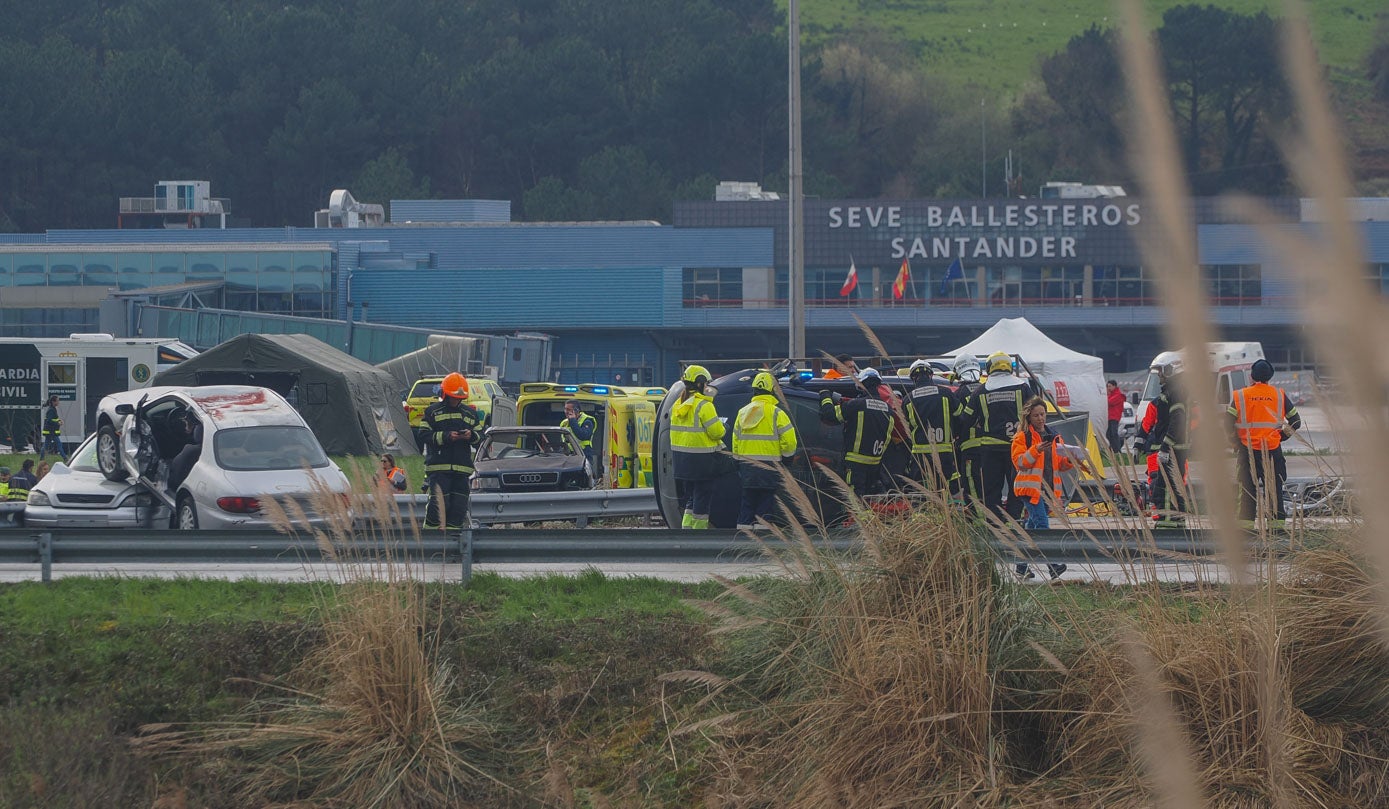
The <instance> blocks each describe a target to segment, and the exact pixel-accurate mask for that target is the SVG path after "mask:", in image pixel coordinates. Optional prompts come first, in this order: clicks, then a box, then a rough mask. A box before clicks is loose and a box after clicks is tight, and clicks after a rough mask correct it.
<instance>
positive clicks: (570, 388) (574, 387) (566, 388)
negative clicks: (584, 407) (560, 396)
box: [560, 385, 579, 393]
mask: <svg viewBox="0 0 1389 809" xmlns="http://www.w3.org/2000/svg"><path fill="white" fill-rule="evenodd" d="M560 390H562V391H564V392H565V393H578V392H579V386H578V385H565V386H564V387H562V388H560Z"/></svg>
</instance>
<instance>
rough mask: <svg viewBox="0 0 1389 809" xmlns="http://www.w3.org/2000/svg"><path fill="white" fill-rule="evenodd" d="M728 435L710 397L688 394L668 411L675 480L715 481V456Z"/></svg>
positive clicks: (716, 472) (717, 472)
mask: <svg viewBox="0 0 1389 809" xmlns="http://www.w3.org/2000/svg"><path fill="white" fill-rule="evenodd" d="M727 432H728V430H727V428H725V427H724V424H723V422H722V421H721V420H720V419H719V412H718V410H716V409H715V408H714V399H713V397H711V396H708V395H706V394H703V393H696V392H691V393H690V395H689V396H688V397H686V398H685V399H684V400H682V401H680V402H679V403H677V404H676V405H675V407H673V408H671V411H670V449H671V453H672V460H673V461H674V466H675V477H677V478H681V479H684V480H707V479H709V478H713V477H717V476H718V474H719V471H720V466H719V463H718V461H717V453H718V451H719V450H720V449H721V448H722V447H723V437H724V435H725V434H726V433H727ZM724 457H725V458H727V456H724Z"/></svg>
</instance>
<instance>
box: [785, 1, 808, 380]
mask: <svg viewBox="0 0 1389 809" xmlns="http://www.w3.org/2000/svg"><path fill="white" fill-rule="evenodd" d="M789 13H790V17H791V20H790V24H789V25H788V26H787V28H789V29H790V32H789V37H790V40H791V47H790V52H791V53H790V67H789V71H788V74H789V76H788V77H789V79H790V108H791V109H790V112H791V126H790V129H791V147H790V153H791V165H790V172H789V174H790V189H789V193H788V196H789V197H790V198H791V199H790V200H789V201H788V206H789V207H790V209H791V216H790V222H789V223H788V225H787V237H788V239H789V244H788V245H787V246H788V248H789V249H788V250H787V256H788V258H789V261H790V264H789V267H788V277H787V281H788V282H789V285H788V291H789V293H790V295H789V300H788V301H787V309H788V310H789V311H788V318H787V320H788V327H789V328H788V331H789V332H790V339H789V341H788V344H789V348H788V351H789V356H790V358H791V359H798V358H801V357H804V356H805V253H804V239H803V238H802V229H803V228H804V226H805V223H804V221H803V220H804V218H805V211H804V207H805V201H804V198H803V194H802V192H801V15H800V9H799V4H798V3H797V0H790V10H789Z"/></svg>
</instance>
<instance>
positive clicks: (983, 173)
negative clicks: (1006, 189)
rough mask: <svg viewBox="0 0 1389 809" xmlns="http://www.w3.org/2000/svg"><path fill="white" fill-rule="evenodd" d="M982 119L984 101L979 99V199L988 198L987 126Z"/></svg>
mask: <svg viewBox="0 0 1389 809" xmlns="http://www.w3.org/2000/svg"><path fill="white" fill-rule="evenodd" d="M988 120H989V119H988V118H985V117H984V99H982V98H981V99H979V185H980V188H981V189H982V190H981V191H980V192H979V196H980V197H981V198H985V197H988V196H989V168H988V166H989V149H988V140H989V124H988Z"/></svg>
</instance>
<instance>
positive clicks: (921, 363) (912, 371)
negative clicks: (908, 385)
mask: <svg viewBox="0 0 1389 809" xmlns="http://www.w3.org/2000/svg"><path fill="white" fill-rule="evenodd" d="M935 370H936V369H935V368H932V367H931V363H929V362H927V361H926V360H917V361H916V362H913V363H912V365H911V367H910V368H908V369H907V376H916V375H917V373H919V372H921V371H925V372H926V373H927V374H930V373H934V372H935Z"/></svg>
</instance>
